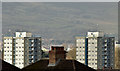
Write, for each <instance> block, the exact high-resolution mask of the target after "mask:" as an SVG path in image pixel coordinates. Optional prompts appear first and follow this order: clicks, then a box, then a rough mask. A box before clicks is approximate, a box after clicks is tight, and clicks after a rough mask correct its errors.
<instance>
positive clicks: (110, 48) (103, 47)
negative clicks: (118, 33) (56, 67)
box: [76, 32, 115, 69]
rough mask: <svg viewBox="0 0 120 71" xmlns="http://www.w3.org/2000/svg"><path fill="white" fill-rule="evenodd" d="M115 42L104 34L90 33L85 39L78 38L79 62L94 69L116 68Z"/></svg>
mask: <svg viewBox="0 0 120 71" xmlns="http://www.w3.org/2000/svg"><path fill="white" fill-rule="evenodd" d="M114 40H115V38H114V37H108V36H107V37H106V36H105V35H104V34H103V32H88V33H87V36H85V37H76V47H77V48H76V59H77V61H79V62H81V63H83V64H85V65H87V66H89V67H91V68H94V69H98V68H99V69H102V68H110V67H111V68H114V56H115V54H114V50H115V49H114V46H115V45H114Z"/></svg>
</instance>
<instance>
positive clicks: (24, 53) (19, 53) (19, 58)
mask: <svg viewBox="0 0 120 71" xmlns="http://www.w3.org/2000/svg"><path fill="white" fill-rule="evenodd" d="M40 59H41V37H32V33H29V32H16V35H15V37H3V60H4V61H6V62H8V63H10V64H13V65H15V66H17V67H19V68H23V67H25V66H27V65H29V64H31V63H34V62H36V61H38V60H40Z"/></svg>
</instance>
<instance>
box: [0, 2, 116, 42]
mask: <svg viewBox="0 0 120 71" xmlns="http://www.w3.org/2000/svg"><path fill="white" fill-rule="evenodd" d="M2 5H3V6H2V8H3V9H2V13H3V20H2V22H3V24H2V29H3V34H5V35H6V34H8V30H10V31H9V32H10V33H9V34H13V32H15V30H18V29H22V30H25V31H30V32H32V33H34V34H37V35H41V36H42V37H43V38H53V39H58V40H59V39H60V40H73V39H74V37H75V36H79V35H85V33H86V32H87V31H88V30H89V29H95V30H96V29H98V30H103V31H105V32H107V33H114V34H115V35H116V36H117V29H118V28H117V24H118V23H117V9H118V8H117V3H79V2H78V3H69V2H68V3H42V2H37V3H34V2H32V3H30V2H28V3H24V2H21V3H16V2H13V3H12V2H11V3H8V2H4V3H3V4H2Z"/></svg>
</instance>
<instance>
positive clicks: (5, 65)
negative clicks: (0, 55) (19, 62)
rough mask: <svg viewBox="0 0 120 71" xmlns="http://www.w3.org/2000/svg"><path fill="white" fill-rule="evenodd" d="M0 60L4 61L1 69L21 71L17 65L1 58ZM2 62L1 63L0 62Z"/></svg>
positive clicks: (4, 70)
mask: <svg viewBox="0 0 120 71" xmlns="http://www.w3.org/2000/svg"><path fill="white" fill-rule="evenodd" d="M0 62H2V66H1V67H2V70H1V69H0V70H1V71H20V69H19V68H17V67H15V66H14V65H11V64H9V63H7V62H5V61H3V60H1V59H0ZM0 64H1V63H0Z"/></svg>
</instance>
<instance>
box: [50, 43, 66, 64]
mask: <svg viewBox="0 0 120 71" xmlns="http://www.w3.org/2000/svg"><path fill="white" fill-rule="evenodd" d="M65 59H66V52H65V51H64V46H60V45H54V46H51V51H49V65H48V66H55V65H57V64H58V63H59V61H60V60H65Z"/></svg>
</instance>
